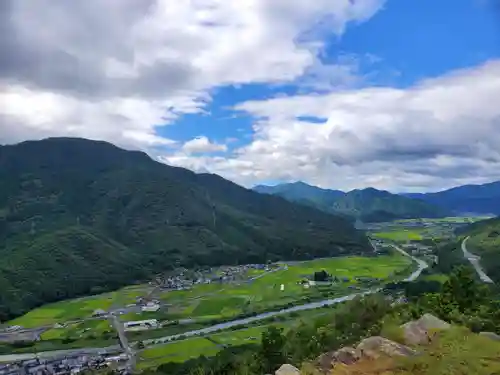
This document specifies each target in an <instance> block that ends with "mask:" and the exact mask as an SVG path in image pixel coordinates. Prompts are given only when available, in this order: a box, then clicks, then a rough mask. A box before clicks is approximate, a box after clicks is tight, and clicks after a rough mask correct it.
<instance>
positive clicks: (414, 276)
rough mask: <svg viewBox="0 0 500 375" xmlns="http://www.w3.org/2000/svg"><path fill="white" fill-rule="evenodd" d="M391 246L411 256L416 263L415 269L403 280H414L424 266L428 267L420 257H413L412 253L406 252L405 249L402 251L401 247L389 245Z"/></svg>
mask: <svg viewBox="0 0 500 375" xmlns="http://www.w3.org/2000/svg"><path fill="white" fill-rule="evenodd" d="M391 246H392V247H393V248H395V249H396V250H397V251H399V252H400V253H401V254H403V255H405V256H407V257H409V258H411V259H412V260H413V261H414V262H416V263H417V264H418V269H417V270H415V271H414V272H413V273H412V274H411V275H410V276H409V277H407V278H406V279H405V280H404V281H415V280H416V279H418V277H419V276H420V274H421V273H422V271H423V270H425V269H426V268H429V265H428V264H427V262H425V261H423V260H422V259H418V258H415V257H414V256H413V255H410V254H408V253H407V252H406V251H404V250H403V249H402V248H400V247H399V246H396V245H391Z"/></svg>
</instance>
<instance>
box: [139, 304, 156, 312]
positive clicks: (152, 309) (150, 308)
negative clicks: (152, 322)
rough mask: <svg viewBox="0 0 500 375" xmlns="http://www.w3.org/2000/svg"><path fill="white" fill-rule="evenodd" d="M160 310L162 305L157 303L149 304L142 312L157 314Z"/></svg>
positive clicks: (143, 307)
mask: <svg viewBox="0 0 500 375" xmlns="http://www.w3.org/2000/svg"><path fill="white" fill-rule="evenodd" d="M159 309H160V305H159V304H157V303H155V302H148V303H147V304H146V306H142V307H141V310H142V311H144V312H146V311H147V312H155V311H158V310H159Z"/></svg>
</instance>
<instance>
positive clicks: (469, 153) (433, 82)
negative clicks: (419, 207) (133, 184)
mask: <svg viewBox="0 0 500 375" xmlns="http://www.w3.org/2000/svg"><path fill="white" fill-rule="evenodd" d="M499 96H500V61H491V62H489V63H486V64H484V65H482V66H479V67H475V68H471V69H467V70H461V71H457V72H453V73H452V74H449V75H446V76H443V77H438V78H434V79H428V80H425V81H423V82H421V83H419V84H417V85H415V86H414V87H410V88H408V89H395V88H388V87H379V88H367V89H359V90H345V91H340V92H334V93H329V94H325V95H299V96H291V97H279V98H275V99H271V100H265V101H264V100H262V101H258V100H257V101H249V102H245V103H241V104H239V105H237V106H236V109H237V110H239V111H244V112H247V113H249V114H251V115H253V116H255V117H256V118H257V121H256V122H255V125H254V131H255V134H254V138H253V141H252V142H251V143H250V144H249V145H247V146H245V147H243V148H240V149H239V150H237V151H236V152H235V154H234V155H233V157H232V158H231V159H224V158H207V157H199V158H196V160H193V159H192V158H188V159H185V160H170V161H171V162H175V163H176V164H180V165H185V166H187V167H190V168H194V169H196V168H197V167H200V166H203V167H205V168H208V169H210V170H211V171H212V172H215V173H220V174H222V175H224V176H226V177H228V178H231V179H234V180H236V181H239V182H240V183H243V184H246V185H251V184H253V183H255V182H258V181H259V180H280V179H282V180H297V179H300V180H305V181H308V182H311V183H314V184H318V185H320V186H324V187H337V188H343V189H351V188H355V187H360V186H370V185H371V186H375V187H379V188H384V189H390V190H391V189H392V190H399V189H400V188H401V187H405V188H406V189H415V190H419V189H439V188H443V187H449V186H453V185H456V184H463V183H479V182H486V181H489V180H493V179H500V106H498V105H497V103H496V101H495V100H493V98H497V97H499ZM307 116H312V117H317V118H319V119H323V120H324V121H323V123H317V122H308V121H305V120H304V118H307ZM299 118H301V119H302V120H299Z"/></svg>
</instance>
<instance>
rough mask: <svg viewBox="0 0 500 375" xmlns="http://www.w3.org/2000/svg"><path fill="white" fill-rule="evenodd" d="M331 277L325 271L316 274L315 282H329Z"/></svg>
mask: <svg viewBox="0 0 500 375" xmlns="http://www.w3.org/2000/svg"><path fill="white" fill-rule="evenodd" d="M329 277H330V275H329V274H328V272H326V271H325V270H321V271H318V272H314V281H327V280H328V278H329Z"/></svg>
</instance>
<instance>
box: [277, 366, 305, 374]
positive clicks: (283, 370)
mask: <svg viewBox="0 0 500 375" xmlns="http://www.w3.org/2000/svg"><path fill="white" fill-rule="evenodd" d="M274 374H275V375H300V371H299V369H298V368H297V367H295V366H292V365H289V364H284V365H282V366H281V367H280V368H279V369H277V370H276V372H275V373H274Z"/></svg>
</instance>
